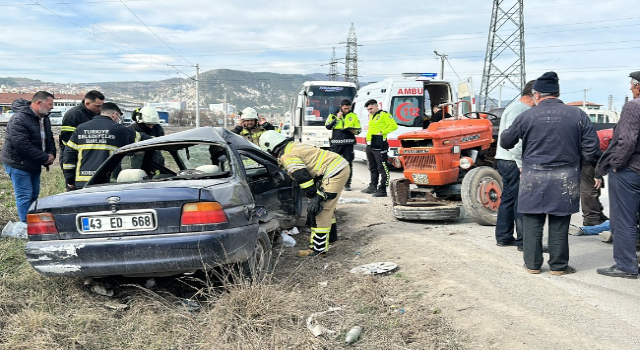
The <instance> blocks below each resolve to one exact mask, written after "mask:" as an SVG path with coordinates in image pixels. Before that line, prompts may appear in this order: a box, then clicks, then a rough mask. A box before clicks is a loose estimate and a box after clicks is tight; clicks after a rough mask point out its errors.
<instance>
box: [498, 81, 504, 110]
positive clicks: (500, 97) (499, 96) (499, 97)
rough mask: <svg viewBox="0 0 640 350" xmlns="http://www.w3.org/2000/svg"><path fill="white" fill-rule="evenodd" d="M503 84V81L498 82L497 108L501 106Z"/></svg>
mask: <svg viewBox="0 0 640 350" xmlns="http://www.w3.org/2000/svg"><path fill="white" fill-rule="evenodd" d="M503 86H504V81H503V82H502V84H500V93H499V94H498V108H502V87H503Z"/></svg>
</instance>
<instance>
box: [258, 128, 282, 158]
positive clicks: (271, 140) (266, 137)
mask: <svg viewBox="0 0 640 350" xmlns="http://www.w3.org/2000/svg"><path fill="white" fill-rule="evenodd" d="M285 141H287V138H286V137H285V136H284V135H282V134H281V133H279V132H277V131H275V130H267V131H265V132H264V133H263V134H262V136H260V148H262V150H263V151H267V152H269V153H272V152H273V149H274V148H276V147H277V146H278V145H280V144H281V143H283V142H285Z"/></svg>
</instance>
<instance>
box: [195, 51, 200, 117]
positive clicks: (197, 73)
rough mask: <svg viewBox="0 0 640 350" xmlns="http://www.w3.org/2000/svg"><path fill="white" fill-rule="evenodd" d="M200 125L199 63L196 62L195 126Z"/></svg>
mask: <svg viewBox="0 0 640 350" xmlns="http://www.w3.org/2000/svg"><path fill="white" fill-rule="evenodd" d="M199 127H200V65H199V64H197V63H196V128H199Z"/></svg>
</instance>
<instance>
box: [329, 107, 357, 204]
mask: <svg viewBox="0 0 640 350" xmlns="http://www.w3.org/2000/svg"><path fill="white" fill-rule="evenodd" d="M325 127H326V128H327V129H329V130H333V132H332V134H331V139H330V140H329V145H330V146H331V152H334V153H337V154H339V155H341V156H342V158H344V159H346V160H347V162H349V169H350V172H349V179H348V180H347V184H346V185H345V186H344V190H345V191H351V178H352V177H353V157H354V155H353V147H354V145H355V144H356V135H357V134H359V133H360V131H361V128H360V120H359V119H358V116H357V115H356V114H355V113H353V112H351V101H349V100H342V101H341V102H340V109H338V110H337V111H336V113H335V114H329V117H328V118H327V122H326V123H325Z"/></svg>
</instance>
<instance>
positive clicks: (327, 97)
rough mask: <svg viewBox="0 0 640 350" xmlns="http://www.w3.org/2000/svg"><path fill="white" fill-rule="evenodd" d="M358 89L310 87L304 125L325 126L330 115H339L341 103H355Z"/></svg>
mask: <svg viewBox="0 0 640 350" xmlns="http://www.w3.org/2000/svg"><path fill="white" fill-rule="evenodd" d="M355 95H356V88H354V87H348V86H324V85H323V86H310V87H309V88H308V89H307V105H306V108H305V111H304V125H308V126H317V125H324V123H325V121H326V120H327V117H328V116H329V114H332V113H337V112H338V110H339V109H340V101H342V100H349V101H352V102H353V97H354V96H355Z"/></svg>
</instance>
